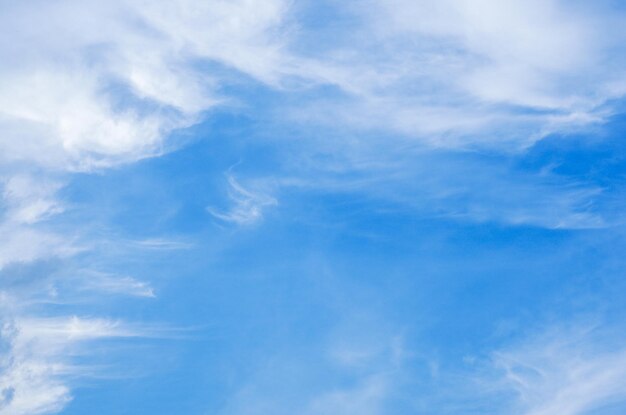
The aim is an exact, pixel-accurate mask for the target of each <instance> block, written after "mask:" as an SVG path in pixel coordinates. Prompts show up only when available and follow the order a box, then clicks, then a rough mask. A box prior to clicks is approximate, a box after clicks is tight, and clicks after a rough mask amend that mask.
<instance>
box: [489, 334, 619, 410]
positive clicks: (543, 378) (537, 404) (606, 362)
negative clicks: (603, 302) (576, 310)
mask: <svg viewBox="0 0 626 415" xmlns="http://www.w3.org/2000/svg"><path fill="white" fill-rule="evenodd" d="M606 336H607V334H606V333H602V332H601V331H599V330H595V329H593V328H589V327H587V328H578V329H574V330H572V329H570V330H563V329H557V328H553V329H550V330H548V331H547V332H545V333H543V334H541V335H538V336H536V337H534V338H531V339H527V340H526V341H525V342H524V343H522V344H518V345H517V346H513V347H510V348H508V349H505V350H501V351H499V352H497V353H495V354H494V363H495V364H496V366H497V367H498V368H499V369H500V370H501V373H502V377H501V378H499V379H498V382H499V383H500V387H502V388H504V390H505V391H506V390H507V389H509V390H511V389H512V390H513V391H515V392H516V401H514V402H513V403H512V407H511V408H509V411H512V412H510V413H515V414H521V415H552V414H559V415H584V414H589V413H592V412H593V411H594V410H599V409H601V408H605V407H609V406H611V405H619V404H624V403H626V351H625V350H624V349H623V347H620V345H619V344H618V345H616V344H615V339H616V338H617V337H616V336H615V335H610V336H609V337H608V338H607V337H606ZM607 339H608V340H609V341H606V340H607Z"/></svg>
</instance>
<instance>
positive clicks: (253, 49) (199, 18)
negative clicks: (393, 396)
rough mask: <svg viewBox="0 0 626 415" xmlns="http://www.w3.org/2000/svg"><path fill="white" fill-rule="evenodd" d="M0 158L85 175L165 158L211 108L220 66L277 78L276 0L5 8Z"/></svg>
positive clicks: (279, 10) (0, 78)
mask: <svg viewBox="0 0 626 415" xmlns="http://www.w3.org/2000/svg"><path fill="white" fill-rule="evenodd" d="M3 9H4V10H3V13H2V17H1V18H0V19H1V21H0V27H2V29H1V30H2V33H3V35H2V38H3V39H4V40H5V41H4V42H3V43H2V45H0V53H1V54H2V56H3V61H5V62H11V65H5V66H3V68H2V70H1V72H0V130H1V131H2V135H3V137H4V138H3V139H2V140H1V141H0V146H1V147H0V153H1V154H2V159H3V160H4V161H5V162H9V161H16V160H17V161H20V160H21V161H26V162H35V163H38V164H43V165H46V166H53V167H56V168H69V169H91V168H94V167H98V166H103V165H104V166H106V165H109V164H111V163H114V162H116V161H126V160H135V159H138V158H141V157H146V156H150V155H155V154H159V153H161V152H162V151H163V150H164V148H165V147H166V146H167V143H166V141H165V139H166V137H167V135H168V134H169V133H170V132H172V131H173V130H174V129H176V128H180V127H185V126H189V125H190V124H192V123H194V122H196V121H197V120H198V116H200V114H201V113H202V112H203V111H206V110H207V109H209V108H211V107H212V106H213V105H214V104H215V103H216V102H217V101H219V99H220V98H219V96H218V92H217V91H216V88H215V86H216V82H217V80H216V78H215V76H214V75H212V74H211V72H210V71H206V70H202V67H203V65H205V66H206V65H208V64H210V63H212V62H218V63H220V64H223V65H227V66H230V67H232V68H235V69H237V70H240V71H242V72H244V73H247V74H249V75H251V76H254V77H257V78H259V79H263V80H266V81H272V80H274V79H275V78H276V76H277V75H276V68H277V60H278V57H279V56H280V54H279V51H280V47H281V44H280V42H279V41H278V40H277V38H276V33H275V31H276V30H278V27H279V26H280V24H281V18H282V13H283V9H284V5H283V3H282V2H281V1H278V0H276V1H274V0H272V1H267V2H263V4H262V7H261V6H260V3H259V2H254V1H235V2H229V1H213V2H206V3H198V2H194V1H177V2H141V1H139V2H133V1H111V2H106V3H102V2H94V1H86V2H75V1H61V2H54V3H49V2H38V3H36V4H35V3H28V2H21V3H11V4H8V3H7V4H5V5H3Z"/></svg>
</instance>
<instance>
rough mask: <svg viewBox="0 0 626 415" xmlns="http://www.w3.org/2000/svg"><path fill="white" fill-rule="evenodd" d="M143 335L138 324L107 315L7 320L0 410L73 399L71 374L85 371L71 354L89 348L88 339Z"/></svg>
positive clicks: (20, 412) (54, 405) (55, 407)
mask: <svg viewBox="0 0 626 415" xmlns="http://www.w3.org/2000/svg"><path fill="white" fill-rule="evenodd" d="M138 335H141V332H139V331H137V330H136V329H131V328H128V327H124V326H123V325H121V324H120V323H118V322H114V321H109V320H102V319H81V318H78V317H75V316H74V317H69V318H25V317H23V318H19V319H15V320H13V321H7V320H4V326H3V329H2V332H1V333H0V341H2V343H3V344H4V347H3V348H4V349H8V350H4V353H3V354H2V358H1V359H0V364H1V368H2V370H1V371H0V396H1V397H2V398H1V399H0V410H1V411H2V413H3V414H7V415H24V414H44V413H53V412H58V411H59V410H61V409H62V408H63V406H64V405H65V404H67V403H68V402H69V401H70V400H71V394H70V390H69V388H68V386H67V385H66V379H67V378H68V377H72V376H78V375H81V374H82V375H84V373H83V372H84V371H85V370H86V369H84V368H77V367H76V366H73V365H72V364H71V363H70V362H69V361H68V356H71V355H75V354H76V353H79V352H82V353H84V352H85V348H86V347H88V345H89V342H91V341H94V340H98V339H104V338H115V337H133V336H138Z"/></svg>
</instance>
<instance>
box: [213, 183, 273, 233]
mask: <svg viewBox="0 0 626 415" xmlns="http://www.w3.org/2000/svg"><path fill="white" fill-rule="evenodd" d="M227 180H228V185H229V189H228V196H229V198H230V200H231V202H232V203H233V207H231V208H230V209H229V210H227V211H221V210H218V209H215V208H213V207H207V211H208V212H209V213H210V214H211V215H213V216H215V217H216V218H218V219H221V220H223V221H226V222H232V223H236V224H238V225H249V224H252V223H255V222H257V221H258V220H260V219H261V218H262V217H263V210H264V209H265V208H267V207H269V206H275V205H277V204H278V202H277V200H276V199H274V198H273V197H271V196H268V195H267V194H265V193H261V192H252V191H250V190H248V189H246V188H244V187H243V186H242V185H241V184H239V182H238V181H237V180H236V179H235V178H234V177H233V176H230V175H229V176H228V179H227Z"/></svg>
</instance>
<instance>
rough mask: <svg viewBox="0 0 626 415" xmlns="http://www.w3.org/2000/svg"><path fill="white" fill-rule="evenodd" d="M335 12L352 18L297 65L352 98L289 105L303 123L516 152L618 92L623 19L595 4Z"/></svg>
mask: <svg viewBox="0 0 626 415" xmlns="http://www.w3.org/2000/svg"><path fill="white" fill-rule="evenodd" d="M336 7H337V8H338V9H339V10H341V11H342V12H343V13H344V14H346V13H347V14H348V15H350V16H352V20H347V21H348V22H349V23H347V29H343V30H341V29H339V30H337V33H336V35H335V36H334V37H333V38H332V43H329V44H324V45H321V46H319V47H318V48H317V49H316V51H315V53H314V54H312V57H311V61H312V62H311V64H310V65H308V67H307V69H306V70H308V75H309V77H310V78H312V79H318V81H326V82H329V83H334V84H336V85H338V86H339V87H340V88H342V89H343V90H344V91H346V92H348V94H349V97H350V98H349V99H347V100H343V101H341V102H338V101H337V100H328V101H324V100H316V101H314V102H313V103H312V104H311V105H310V106H307V107H306V109H305V111H304V113H303V111H302V110H300V109H296V110H295V112H296V114H295V115H294V116H295V117H298V118H300V119H302V118H304V119H307V120H310V119H313V120H316V119H317V120H320V119H321V120H323V121H326V122H328V123H330V124H332V125H334V124H336V123H337V121H338V120H339V121H340V122H341V123H343V124H347V125H352V126H357V127H362V128H367V129H371V128H376V129H384V130H392V131H396V132H398V133H401V134H403V135H407V136H411V137H414V138H418V139H420V140H422V141H425V142H427V143H429V144H431V145H435V146H442V145H443V146H452V147H455V148H456V147H464V146H468V145H472V144H476V143H479V144H481V145H488V146H497V147H504V148H514V149H519V148H520V147H525V146H527V145H529V144H530V143H532V142H534V141H536V140H537V139H540V138H541V137H543V136H544V135H545V134H547V133H549V132H553V131H555V130H557V131H558V130H562V129H567V128H571V127H580V126H581V125H585V124H588V123H593V122H598V121H602V120H603V119H604V117H605V116H606V115H607V112H606V108H604V109H601V108H602V106H603V104H605V103H606V102H607V101H609V100H611V99H614V98H618V97H620V96H621V95H622V94H623V88H619V87H618V86H619V85H622V84H623V79H624V75H623V72H622V70H621V68H622V67H623V57H622V56H623V46H622V45H623V40H624V34H623V31H622V30H621V29H620V28H622V27H623V23H624V20H625V17H626V16H624V14H623V13H620V12H619V11H615V10H613V9H611V8H610V7H607V6H606V4H604V3H602V2H596V3H593V4H581V3H579V2H577V3H572V2H561V1H557V0H550V1H534V0H533V1H521V0H505V1H494V0H480V1H466V0H444V1H440V2H435V3H433V2H428V1H406V0H391V1H387V0H384V1H383V0H369V1H367V2H364V3H359V5H350V4H346V5H340V6H336ZM616 51H620V52H619V53H616ZM303 66H304V65H303ZM303 70H304V69H303ZM608 113H610V111H608Z"/></svg>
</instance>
